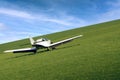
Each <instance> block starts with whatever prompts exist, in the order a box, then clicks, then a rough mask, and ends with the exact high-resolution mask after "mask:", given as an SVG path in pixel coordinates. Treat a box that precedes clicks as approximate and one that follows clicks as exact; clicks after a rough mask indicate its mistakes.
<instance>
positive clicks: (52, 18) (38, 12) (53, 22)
mask: <svg viewBox="0 0 120 80" xmlns="http://www.w3.org/2000/svg"><path fill="white" fill-rule="evenodd" d="M115 19H120V0H0V43H5V42H10V41H14V40H19V39H23V38H27V37H28V36H30V35H31V36H38V35H44V34H49V33H54V32H58V31H63V30H68V29H73V28H78V27H83V26H86V25H91V24H96V23H101V22H106V21H111V20H115Z"/></svg>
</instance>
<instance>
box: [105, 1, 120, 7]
mask: <svg viewBox="0 0 120 80" xmlns="http://www.w3.org/2000/svg"><path fill="white" fill-rule="evenodd" d="M107 5H110V6H112V7H120V0H114V1H109V2H107Z"/></svg>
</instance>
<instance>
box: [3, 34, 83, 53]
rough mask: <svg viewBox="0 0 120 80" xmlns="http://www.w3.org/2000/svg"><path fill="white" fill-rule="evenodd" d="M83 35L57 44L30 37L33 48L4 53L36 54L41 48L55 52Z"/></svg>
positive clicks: (44, 39)
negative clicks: (60, 46)
mask: <svg viewBox="0 0 120 80" xmlns="http://www.w3.org/2000/svg"><path fill="white" fill-rule="evenodd" d="M82 36H83V35H78V36H75V37H72V38H68V39H65V40H61V41H58V42H55V43H52V42H51V40H48V39H46V38H40V39H37V40H36V41H35V40H34V39H33V38H32V37H30V38H29V39H30V43H31V45H32V48H23V49H15V50H6V51H4V52H5V53H7V52H13V53H20V52H34V53H36V52H37V50H38V49H41V48H47V50H53V49H55V48H56V47H57V46H59V45H61V44H64V43H68V42H70V41H72V40H74V39H77V38H79V37H82Z"/></svg>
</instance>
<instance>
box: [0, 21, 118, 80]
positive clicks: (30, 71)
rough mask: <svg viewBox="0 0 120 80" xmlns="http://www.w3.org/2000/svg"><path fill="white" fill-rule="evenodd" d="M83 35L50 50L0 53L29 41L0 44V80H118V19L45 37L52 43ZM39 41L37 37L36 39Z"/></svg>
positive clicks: (24, 44) (26, 43)
mask: <svg viewBox="0 0 120 80" xmlns="http://www.w3.org/2000/svg"><path fill="white" fill-rule="evenodd" d="M80 34H83V35H84V36H83V37H82V38H79V39H76V40H74V41H72V42H70V43H67V44H64V45H61V46H59V47H57V49H56V50H53V51H45V50H44V49H42V50H39V51H38V53H37V54H36V55H33V54H32V53H23V54H13V53H8V54H5V53H3V51H4V50H6V49H16V48H21V47H30V44H29V40H28V39H24V40H19V41H15V42H11V43H6V44H1V45H0V53H1V54H0V80H120V20H116V21H111V22H106V23H102V24H96V25H91V26H89V27H82V28H77V29H73V30H68V31H63V32H58V33H54V34H49V35H44V36H43V37H47V38H49V39H51V40H53V41H54V42H56V41H59V40H62V39H66V38H69V37H73V36H76V35H80ZM37 38H40V37H36V39H37Z"/></svg>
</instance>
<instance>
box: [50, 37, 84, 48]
mask: <svg viewBox="0 0 120 80" xmlns="http://www.w3.org/2000/svg"><path fill="white" fill-rule="evenodd" d="M82 36H83V35H79V36H75V37H72V38H68V39H65V40H62V41H58V42H55V43H53V44H51V45H50V47H56V46H59V45H61V44H64V43H68V42H70V41H72V40H74V39H76V38H79V37H82Z"/></svg>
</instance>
